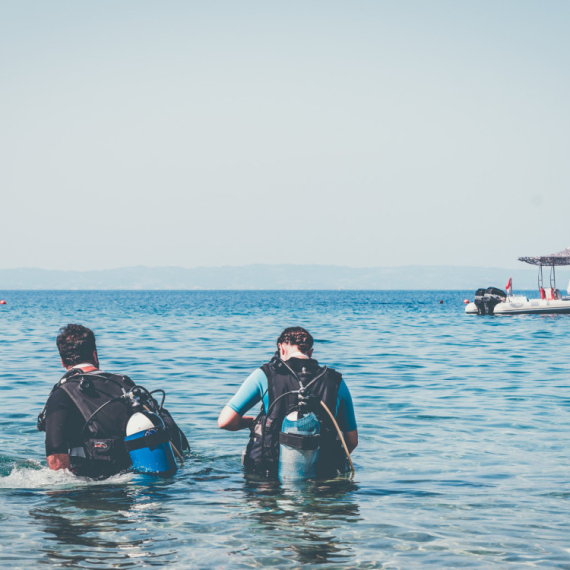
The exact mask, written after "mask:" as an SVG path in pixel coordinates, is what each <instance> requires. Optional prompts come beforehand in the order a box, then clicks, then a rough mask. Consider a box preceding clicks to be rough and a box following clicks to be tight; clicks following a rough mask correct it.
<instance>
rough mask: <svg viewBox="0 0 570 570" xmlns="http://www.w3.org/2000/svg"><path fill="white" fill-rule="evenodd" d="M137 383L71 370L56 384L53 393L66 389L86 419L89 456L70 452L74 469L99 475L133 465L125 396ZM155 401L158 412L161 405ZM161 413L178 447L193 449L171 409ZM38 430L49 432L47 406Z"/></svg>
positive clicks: (84, 441) (83, 436) (85, 442)
mask: <svg viewBox="0 0 570 570" xmlns="http://www.w3.org/2000/svg"><path fill="white" fill-rule="evenodd" d="M134 386H135V383H134V382H133V381H132V380H131V379H130V378H129V377H128V376H122V375H119V374H110V373H108V372H101V371H100V370H94V371H92V372H83V371H82V370H80V369H71V370H70V371H69V372H67V373H66V374H65V375H64V376H63V378H62V379H61V380H60V381H59V382H58V384H56V385H55V386H54V389H53V390H52V393H53V391H55V390H58V389H60V390H64V391H65V392H66V394H67V395H68V396H69V397H70V398H71V400H72V401H73V403H74V404H75V407H76V408H77V410H78V411H79V413H80V414H81V416H82V417H83V420H84V421H85V422H86V423H85V425H84V429H83V431H82V433H81V434H80V435H81V437H80V439H81V442H82V444H83V452H82V453H84V455H85V457H82V456H81V454H79V455H78V454H77V451H74V452H72V453H70V460H71V470H72V471H73V472H75V473H76V474H78V475H85V476H88V477H98V476H107V475H110V474H113V473H119V472H121V471H125V470H127V469H128V468H129V467H130V466H131V458H130V455H129V453H128V451H127V448H126V446H125V442H124V439H125V433H126V427H127V423H128V421H129V419H130V417H131V415H132V414H133V408H132V407H131V405H130V404H129V403H128V402H127V401H125V399H124V398H122V396H124V394H125V393H126V392H128V391H129V390H131V388H133V387H134ZM50 396H51V394H50ZM153 403H154V406H153V407H154V408H155V409H156V410H157V411H158V405H157V404H156V402H154V401H153ZM94 414H95V415H94ZM159 414H160V416H161V417H162V419H163V421H164V423H165V426H166V428H167V431H168V433H169V436H170V439H171V441H172V442H173V443H174V444H175V445H176V447H177V449H179V450H180V451H183V450H186V449H189V445H188V441H187V439H186V437H185V436H184V434H183V433H182V431H181V430H180V429H179V428H178V426H177V425H176V423H175V422H174V420H173V419H172V417H171V416H170V414H169V413H168V411H167V410H166V409H164V408H163V409H162V410H160V412H159ZM42 424H44V425H42ZM38 429H39V430H40V431H45V407H44V410H43V411H42V413H41V414H40V416H39V417H38ZM70 451H72V450H70Z"/></svg>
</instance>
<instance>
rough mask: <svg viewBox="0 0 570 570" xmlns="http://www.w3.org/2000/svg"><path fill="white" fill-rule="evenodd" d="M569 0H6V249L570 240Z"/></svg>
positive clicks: (497, 244) (453, 258)
mask: <svg viewBox="0 0 570 570" xmlns="http://www.w3.org/2000/svg"><path fill="white" fill-rule="evenodd" d="M569 29H570V2H567V1H552V0H551V1H549V2H542V1H538V0H537V1H535V2H528V1H524V0H522V1H521V0H516V1H515V0H513V1H504V0H503V1H501V2H497V1H477V2H461V1H456V0H453V1H429V2H428V1H425V0H418V1H414V2H412V1H405V0H397V1H396V0H393V1H390V2H388V1H379V0H376V1H359V0H352V1H345V2H337V1H333V0H327V1H323V2H318V1H311V2H306V1H304V2H301V1H291V0H287V1H286V2H285V1H282V2H267V1H261V0H260V1H258V2H244V1H236V0H232V1H228V2H222V1H215V0H214V1H211V0H208V1H203V2H200V3H198V2H190V1H168V0H166V1H158V0H156V1H152V2H150V1H143V0H136V1H124V0H123V1H119V2H118V1H113V2H110V1H102V0H98V1H97V2H78V1H76V0H70V1H67V2H62V1H57V0H50V1H49V2H47V1H45V0H41V1H25V0H22V1H15V0H10V1H6V0H0V81H1V85H0V156H1V159H0V160H1V163H0V188H1V200H0V244H1V246H2V249H1V255H0V267H2V268H10V267H43V268H53V269H89V268H94V269H100V268H111V267H121V266H130V265H138V264H143V265H181V266H185V267H194V266H199V265H226V264H229V265H241V264H249V263H279V262H283V263H319V264H338V265H351V266H376V265H379V266H386V265H388V266H389V265H408V264H425V265H432V264H435V265H438V264H449V265H490V266H505V267H516V266H517V265H519V264H518V262H517V261H516V258H517V257H518V256H519V255H535V254H543V253H550V252H553V251H557V250H559V249H562V248H564V247H567V246H570V231H569V223H568V216H569V211H570V208H569V206H570V184H569V182H570V161H569V158H568V152H569V148H570V145H569V142H570V140H569V139H570V112H569V109H570V103H569V101H570V80H569V70H570V34H569V33H568V30H569Z"/></svg>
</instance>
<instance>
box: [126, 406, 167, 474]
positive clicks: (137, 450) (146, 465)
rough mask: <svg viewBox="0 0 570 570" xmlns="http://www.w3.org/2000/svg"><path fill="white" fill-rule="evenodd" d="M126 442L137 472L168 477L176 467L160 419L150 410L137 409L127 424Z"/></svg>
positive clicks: (165, 431) (164, 428)
mask: <svg viewBox="0 0 570 570" xmlns="http://www.w3.org/2000/svg"><path fill="white" fill-rule="evenodd" d="M126 431H127V437H125V445H126V447H127V450H128V452H129V455H130V456H131V461H132V463H133V470H134V471H136V472H137V473H147V474H150V475H160V476H161V477H171V476H172V475H174V474H175V473H176V470H177V469H178V466H177V465H176V461H175V459H174V454H173V452H172V446H171V445H170V440H169V436H168V431H167V430H166V427H165V425H164V422H163V421H162V418H160V416H158V415H157V414H154V413H152V412H146V411H144V412H136V413H135V414H133V415H132V416H131V418H130V419H129V422H128V424H127V430H126Z"/></svg>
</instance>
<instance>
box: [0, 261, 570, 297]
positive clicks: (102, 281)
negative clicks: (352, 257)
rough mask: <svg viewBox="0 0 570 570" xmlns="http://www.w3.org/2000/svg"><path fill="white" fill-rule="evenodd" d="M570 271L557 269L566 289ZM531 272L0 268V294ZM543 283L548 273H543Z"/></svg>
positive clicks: (492, 281) (451, 278)
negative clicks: (57, 290)
mask: <svg viewBox="0 0 570 570" xmlns="http://www.w3.org/2000/svg"><path fill="white" fill-rule="evenodd" d="M569 275H570V271H569V270H568V269H566V270H565V271H564V270H563V269H561V270H559V271H558V287H559V288H560V289H566V285H567V283H568V277H569ZM536 276H537V272H536V269H535V268H528V269H527V268H521V269H515V270H513V269H500V268H495V267H451V266H413V265H411V266H404V267H366V268H354V267H343V266H335V265H244V266H238V267H230V266H226V267H196V268H194V269H187V268H183V267H143V266H139V267H126V268H123V269H104V270H94V271H59V270H48V269H0V291H1V290H4V291H5V290H12V289H48V290H51V289H143V290H144V289H151V290H152V289H362V290H372V289H416V290H421V289H424V290H430V289H431V290H440V289H456V290H471V289H472V290H475V289H477V288H479V287H488V286H495V287H500V288H504V286H505V285H506V283H507V281H508V279H509V277H512V278H513V284H514V287H515V290H517V289H518V290H525V289H527V290H528V289H535V288H536ZM545 278H546V279H548V272H546V271H545Z"/></svg>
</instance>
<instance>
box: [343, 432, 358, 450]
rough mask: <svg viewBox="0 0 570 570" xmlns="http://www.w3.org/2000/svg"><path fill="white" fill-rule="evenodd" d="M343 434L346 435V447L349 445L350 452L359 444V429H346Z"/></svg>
mask: <svg viewBox="0 0 570 570" xmlns="http://www.w3.org/2000/svg"><path fill="white" fill-rule="evenodd" d="M342 435H343V437H344V443H346V447H348V452H349V453H352V452H353V451H354V450H355V449H356V446H357V445H358V430H357V429H355V430H352V431H345V432H344V433H343V434H342Z"/></svg>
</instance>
